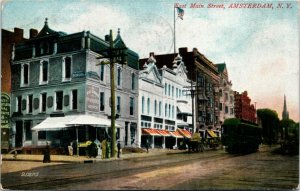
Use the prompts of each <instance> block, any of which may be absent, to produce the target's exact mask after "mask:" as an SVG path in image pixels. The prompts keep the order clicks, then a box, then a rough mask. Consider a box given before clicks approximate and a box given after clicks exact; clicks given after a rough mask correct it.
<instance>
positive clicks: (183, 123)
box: [176, 120, 189, 126]
mask: <svg viewBox="0 0 300 191" xmlns="http://www.w3.org/2000/svg"><path fill="white" fill-rule="evenodd" d="M176 121H177V126H189V124H188V123H187V122H184V121H183V120H176Z"/></svg>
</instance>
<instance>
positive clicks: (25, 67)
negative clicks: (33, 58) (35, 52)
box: [21, 64, 29, 86]
mask: <svg viewBox="0 0 300 191" xmlns="http://www.w3.org/2000/svg"><path fill="white" fill-rule="evenodd" d="M21 73H22V75H21V86H27V85H28V83H29V64H22V67H21Z"/></svg>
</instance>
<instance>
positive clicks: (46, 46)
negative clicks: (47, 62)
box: [40, 42, 49, 55]
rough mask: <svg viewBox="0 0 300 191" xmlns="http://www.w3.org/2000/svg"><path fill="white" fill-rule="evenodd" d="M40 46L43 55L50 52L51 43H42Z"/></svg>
mask: <svg viewBox="0 0 300 191" xmlns="http://www.w3.org/2000/svg"><path fill="white" fill-rule="evenodd" d="M40 48H41V55H43V54H47V53H49V43H45V42H43V43H41V45H40Z"/></svg>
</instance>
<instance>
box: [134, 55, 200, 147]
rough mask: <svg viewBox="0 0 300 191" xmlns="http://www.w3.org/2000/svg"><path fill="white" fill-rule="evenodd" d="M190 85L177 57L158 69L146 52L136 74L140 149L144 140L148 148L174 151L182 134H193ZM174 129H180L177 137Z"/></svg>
mask: <svg viewBox="0 0 300 191" xmlns="http://www.w3.org/2000/svg"><path fill="white" fill-rule="evenodd" d="M190 86H191V81H190V80H189V79H188V78H187V70H186V68H185V65H184V63H183V62H182V58H181V57H180V56H179V55H178V56H177V57H176V58H175V59H174V61H173V67H172V68H168V67H166V65H164V66H163V67H162V68H160V69H158V68H157V66H156V59H155V56H154V54H153V53H150V57H149V58H148V60H147V61H146V62H145V63H144V65H143V69H142V70H141V71H140V73H139V109H138V114H139V115H138V118H139V119H138V120H139V124H138V127H139V128H138V129H139V134H140V135H141V136H140V138H141V146H142V147H143V146H145V144H146V142H147V141H148V143H150V147H151V148H154V147H160V148H174V147H177V146H178V145H177V143H179V140H180V139H183V138H184V137H183V135H186V136H187V137H188V136H189V133H188V132H194V131H195V128H194V127H193V126H192V124H193V123H192V99H191V96H190V93H189V91H188V89H189V87H190ZM194 124H195V123H194ZM178 128H180V129H182V130H181V131H180V132H181V134H180V133H179V131H177V129H178ZM184 133H186V134H184ZM177 139H179V140H177Z"/></svg>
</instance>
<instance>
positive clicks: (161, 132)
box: [156, 129, 171, 137]
mask: <svg viewBox="0 0 300 191" xmlns="http://www.w3.org/2000/svg"><path fill="white" fill-rule="evenodd" d="M156 131H157V132H158V133H159V134H161V135H162V136H164V137H169V136H171V134H170V132H169V131H167V130H162V129H156Z"/></svg>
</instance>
